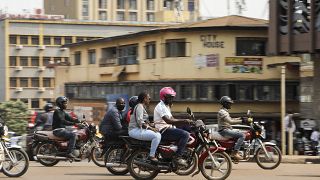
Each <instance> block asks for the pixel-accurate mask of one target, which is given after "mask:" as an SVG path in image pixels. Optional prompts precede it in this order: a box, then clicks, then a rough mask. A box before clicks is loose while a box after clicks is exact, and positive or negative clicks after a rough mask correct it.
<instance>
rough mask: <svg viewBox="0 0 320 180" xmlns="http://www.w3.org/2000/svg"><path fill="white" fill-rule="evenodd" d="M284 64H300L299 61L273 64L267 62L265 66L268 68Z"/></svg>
mask: <svg viewBox="0 0 320 180" xmlns="http://www.w3.org/2000/svg"><path fill="white" fill-rule="evenodd" d="M285 65H289V66H300V62H283V63H274V64H268V65H267V67H268V68H274V67H277V66H285Z"/></svg>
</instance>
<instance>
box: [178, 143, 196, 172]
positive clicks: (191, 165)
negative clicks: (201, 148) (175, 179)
mask: <svg viewBox="0 0 320 180" xmlns="http://www.w3.org/2000/svg"><path fill="white" fill-rule="evenodd" d="M190 151H192V150H191V149H190ZM198 162H199V157H198V154H196V153H194V154H192V162H191V163H190V165H189V166H188V167H187V168H186V169H178V170H177V171H175V172H174V173H176V174H177V175H179V176H188V175H190V174H192V173H193V172H194V171H195V170H196V169H197V167H198ZM188 163H189V162H188Z"/></svg>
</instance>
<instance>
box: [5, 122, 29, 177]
mask: <svg viewBox="0 0 320 180" xmlns="http://www.w3.org/2000/svg"><path fill="white" fill-rule="evenodd" d="M0 120H1V121H2V118H1V117H0ZM7 135H8V127H7V126H6V125H4V123H2V122H0V169H1V171H2V172H3V174H5V175H6V176H8V177H20V176H22V175H23V174H25V173H26V172H27V170H28V168H29V158H28V155H27V153H26V152H25V151H24V150H22V148H21V147H20V146H17V145H12V146H11V145H10V143H9V142H10V140H9V139H8V138H6V137H5V136H7Z"/></svg>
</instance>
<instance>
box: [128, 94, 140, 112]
mask: <svg viewBox="0 0 320 180" xmlns="http://www.w3.org/2000/svg"><path fill="white" fill-rule="evenodd" d="M137 104H138V96H132V97H131V98H130V99H129V106H130V107H131V108H132V109H133V108H134V107H135V106H136V105H137Z"/></svg>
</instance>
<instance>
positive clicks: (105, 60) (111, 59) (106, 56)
mask: <svg viewBox="0 0 320 180" xmlns="http://www.w3.org/2000/svg"><path fill="white" fill-rule="evenodd" d="M116 61H117V48H116V47H109V48H102V49H101V59H100V62H99V65H100V66H101V67H104V66H108V65H109V64H115V63H116Z"/></svg>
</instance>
